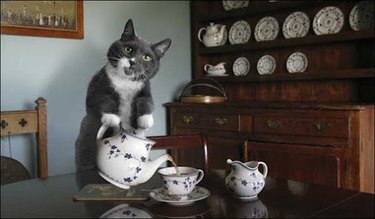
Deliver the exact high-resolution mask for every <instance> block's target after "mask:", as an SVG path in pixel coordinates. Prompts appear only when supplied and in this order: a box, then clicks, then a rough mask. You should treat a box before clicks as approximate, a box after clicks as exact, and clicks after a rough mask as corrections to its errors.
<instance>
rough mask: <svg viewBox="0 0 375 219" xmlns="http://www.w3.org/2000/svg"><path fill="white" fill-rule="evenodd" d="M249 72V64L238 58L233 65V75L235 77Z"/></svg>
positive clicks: (244, 59) (242, 58) (243, 58)
mask: <svg viewBox="0 0 375 219" xmlns="http://www.w3.org/2000/svg"><path fill="white" fill-rule="evenodd" d="M249 70H250V62H249V60H247V58H245V57H238V58H237V59H236V60H235V61H234V63H233V74H234V75H235V76H241V75H247V73H249Z"/></svg>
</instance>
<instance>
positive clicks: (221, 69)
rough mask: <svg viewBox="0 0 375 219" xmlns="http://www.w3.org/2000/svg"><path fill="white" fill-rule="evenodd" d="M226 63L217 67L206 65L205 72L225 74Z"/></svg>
mask: <svg viewBox="0 0 375 219" xmlns="http://www.w3.org/2000/svg"><path fill="white" fill-rule="evenodd" d="M225 64H226V63H225V62H221V63H219V64H217V65H215V66H213V65H210V64H206V65H205V66H204V68H203V69H204V71H205V72H207V73H208V74H224V73H225V72H226V70H225V66H224V65H225Z"/></svg>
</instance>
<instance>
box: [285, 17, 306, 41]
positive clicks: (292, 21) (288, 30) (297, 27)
mask: <svg viewBox="0 0 375 219" xmlns="http://www.w3.org/2000/svg"><path fill="white" fill-rule="evenodd" d="M309 29H310V19H309V17H308V16H307V15H306V14H305V13H303V12H301V11H296V12H293V13H291V14H289V15H288V17H287V18H286V19H285V21H284V23H283V35H284V37H285V38H287V39H289V38H296V37H304V36H306V35H307V33H308V32H309Z"/></svg>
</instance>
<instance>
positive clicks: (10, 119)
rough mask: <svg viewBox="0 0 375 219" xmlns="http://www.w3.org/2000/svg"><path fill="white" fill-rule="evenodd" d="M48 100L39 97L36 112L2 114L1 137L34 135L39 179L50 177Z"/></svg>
mask: <svg viewBox="0 0 375 219" xmlns="http://www.w3.org/2000/svg"><path fill="white" fill-rule="evenodd" d="M46 102H47V101H46V100H45V99H44V98H42V97H39V98H38V99H37V100H36V101H35V103H36V105H37V106H36V107H35V110H18V111H2V112H1V136H2V137H3V136H8V135H21V134H30V133H32V134H34V133H35V135H36V144H37V162H38V177H39V178H46V177H48V160H47V106H46Z"/></svg>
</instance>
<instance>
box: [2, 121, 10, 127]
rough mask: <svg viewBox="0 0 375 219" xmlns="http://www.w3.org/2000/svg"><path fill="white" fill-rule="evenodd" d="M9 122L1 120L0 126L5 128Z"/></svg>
mask: <svg viewBox="0 0 375 219" xmlns="http://www.w3.org/2000/svg"><path fill="white" fill-rule="evenodd" d="M8 125H9V124H8V123H7V122H6V121H5V120H1V128H2V129H5V128H6V127H7V126H8Z"/></svg>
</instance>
